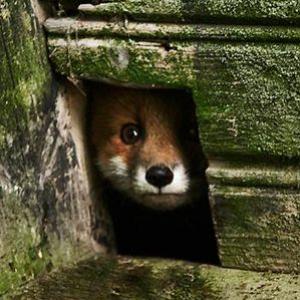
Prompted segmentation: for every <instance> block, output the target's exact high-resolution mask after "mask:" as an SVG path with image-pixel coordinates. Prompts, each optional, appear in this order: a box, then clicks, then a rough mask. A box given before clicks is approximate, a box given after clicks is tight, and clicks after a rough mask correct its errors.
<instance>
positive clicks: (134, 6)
mask: <svg viewBox="0 0 300 300" xmlns="http://www.w3.org/2000/svg"><path fill="white" fill-rule="evenodd" d="M64 2H65V3H71V2H72V1H68V0H64ZM81 2H82V3H86V1H81ZM90 3H92V1H90ZM76 4H78V2H77V3H76ZM79 10H80V12H83V13H85V14H87V15H96V16H106V17H107V16H120V17H124V16H125V17H128V18H133V19H135V20H147V21H171V22H177V23H178V22H191V21H201V22H205V21H210V22H214V23H218V22H219V23H224V22H231V23H233V22H240V23H251V22H252V23H253V22H255V23H259V22H261V23H263V22H264V23H271V24H275V23H277V24H280V23H282V24H287V23H288V24H299V20H300V19H299V17H300V15H299V1H298V0H293V1H289V0H281V1H274V0H273V1H268V0H255V1H237V0H229V1H221V0H217V1H216V0H189V1H186V0H165V1H160V0H152V1H150V0H148V1H143V0H114V1H108V2H107V1H105V2H104V3H100V4H99V5H95V6H94V5H91V4H82V5H80V6H79Z"/></svg>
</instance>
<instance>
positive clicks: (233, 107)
mask: <svg viewBox="0 0 300 300" xmlns="http://www.w3.org/2000/svg"><path fill="white" fill-rule="evenodd" d="M124 3H125V4H126V3H127V2H124ZM109 5H110V4H109V3H108V6H109ZM112 5H114V4H112ZM55 22H56V21H54V20H49V21H48V22H47V23H46V24H47V25H46V26H47V28H48V30H49V39H48V45H49V51H50V58H51V60H52V62H53V63H54V66H55V68H56V70H57V71H58V72H60V73H62V74H65V75H71V76H75V77H80V78H87V79H95V80H110V81H117V82H122V83H127V84H137V85H147V86H153V87H155V86H170V87H178V86H180V87H188V88H191V89H192V90H193V94H194V99H195V101H196V103H197V113H198V117H199V127H200V134H201V139H202V144H203V147H204V150H205V152H206V154H207V156H208V157H209V159H210V163H211V168H209V169H208V176H209V182H210V185H211V204H212V208H213V210H212V211H213V217H214V221H215V226H216V230H217V236H218V243H219V253H220V256H221V262H222V264H223V265H224V266H230V267H237V268H247V269H255V270H266V269H270V270H281V271H285V272H288V271H296V272H299V270H300V268H299V263H298V260H299V254H298V244H299V243H298V239H297V236H298V233H299V224H300V222H299V217H300V209H299V206H298V202H299V198H300V195H299V174H300V173H299V172H300V171H299V164H298V162H299V155H300V136H299V131H300V122H299V121H300V106H299V103H300V94H299V91H300V76H299V75H300V73H299V70H300V48H299V44H298V42H297V39H294V38H292V39H291V40H290V41H289V42H288V43H283V40H281V42H278V41H276V39H277V37H278V36H280V34H279V32H280V31H281V30H286V29H282V28H272V29H270V31H268V32H267V31H265V32H263V31H264V30H265V28H264V27H262V28H259V27H254V26H253V27H247V28H239V27H230V26H229V27H224V26H218V27H214V26H211V27H210V30H204V31H201V26H200V25H199V27H198V28H200V29H199V35H196V33H195V32H194V31H193V30H196V28H197V27H196V26H195V27H193V26H194V25H193V26H191V25H183V26H182V30H183V31H180V28H181V27H180V26H177V25H175V26H173V25H166V24H164V25H161V24H156V25H153V24H146V23H131V22H130V21H129V22H127V23H124V24H123V25H122V24H121V25H120V23H118V22H108V23H105V22H103V21H102V22H101V23H97V22H94V23H91V22H88V21H87V22H82V23H81V22H80V21H75V23H74V21H72V20H68V21H66V20H64V21H63V22H62V24H61V26H58V27H57V23H55ZM68 22H69V23H68ZM70 24H71V25H70ZM74 24H75V25H74ZM77 25H78V31H77V29H76V28H74V27H73V26H75V27H76V26H77ZM55 26H56V28H55ZM67 27H68V28H69V29H68V30H67ZM187 28H189V30H186V29H187ZM237 28H238V29H237ZM224 30H225V31H226V33H225V32H224ZM260 30H262V31H260ZM292 30H295V31H294V32H296V31H298V29H296V28H294V29H292ZM158 32H160V33H158ZM187 32H189V33H187ZM237 32H238V33H237ZM259 32H260V33H259ZM77 33H78V34H77ZM168 33H171V34H170V38H169V39H168V42H166V41H164V40H162V38H164V37H165V36H166V35H167V34H168ZM244 34H245V35H244ZM265 34H266V35H265ZM155 36H157V37H155ZM242 36H243V37H242ZM264 36H265V38H264ZM271 36H273V37H274V39H273V38H270V37H271ZM185 37H186V39H185ZM237 37H238V39H237ZM247 37H249V40H247ZM147 38H149V39H151V41H149V40H147ZM221 38H222V42H220V39H221ZM256 38H257V39H256ZM237 40H238V42H237ZM275 224H276V226H275Z"/></svg>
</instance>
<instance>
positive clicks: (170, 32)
mask: <svg viewBox="0 0 300 300" xmlns="http://www.w3.org/2000/svg"><path fill="white" fill-rule="evenodd" d="M44 26H45V28H46V30H47V31H48V32H49V33H50V34H53V35H68V36H70V37H75V38H76V37H101V36H109V37H113V36H114V37H123V38H124V37H132V38H134V37H138V38H147V39H153V40H159V39H166V40H169V39H176V40H184V41H188V40H201V39H210V40H220V41H224V40H225V41H228V40H230V41H247V42H250V41H252V42H267V41H274V42H277V43H279V42H300V29H299V28H297V27H295V28H293V27H283V26H281V27H280V26H273V27H270V26H245V25H235V26H232V25H209V24H168V23H138V22H119V23H118V22H116V23H111V22H106V21H95V20H81V19H78V18H56V19H48V20H47V21H46V22H45V24H44Z"/></svg>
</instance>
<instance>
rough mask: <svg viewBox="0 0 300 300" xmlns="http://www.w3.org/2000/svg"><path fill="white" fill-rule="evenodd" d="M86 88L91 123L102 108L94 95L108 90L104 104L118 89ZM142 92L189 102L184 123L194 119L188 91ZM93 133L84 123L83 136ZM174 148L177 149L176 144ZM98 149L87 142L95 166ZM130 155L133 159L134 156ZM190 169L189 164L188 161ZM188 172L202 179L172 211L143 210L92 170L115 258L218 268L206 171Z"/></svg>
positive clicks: (90, 127) (166, 99)
mask: <svg viewBox="0 0 300 300" xmlns="http://www.w3.org/2000/svg"><path fill="white" fill-rule="evenodd" d="M89 89H90V91H91V90H93V91H92V92H90V94H89V103H90V107H89V110H88V114H90V115H88V118H87V119H88V120H89V122H91V123H92V122H93V121H92V120H93V114H96V113H97V109H95V106H97V105H101V103H100V104H99V101H100V102H101V99H100V100H99V99H95V98H98V96H96V97H95V91H96V94H97V95H98V93H99V98H101V95H104V94H106V96H102V97H103V98H107V94H109V92H108V91H111V93H112V95H111V99H106V100H105V101H115V100H114V95H113V94H115V93H116V91H115V90H117V89H119V87H117V86H116V87H112V86H109V85H107V84H103V83H101V84H100V83H89ZM121 89H122V95H127V93H126V89H128V90H127V91H128V94H130V93H131V94H132V93H134V91H138V89H132V88H121ZM144 91H145V97H147V95H149V94H151V97H153V95H154V97H155V95H157V97H160V96H161V95H164V99H165V101H169V100H168V99H172V97H173V96H174V99H175V98H176V99H178V101H187V102H185V103H190V104H192V107H193V111H192V112H191V116H189V117H188V118H186V120H196V116H195V105H194V102H193V99H192V96H191V94H190V93H189V92H188V91H186V90H166V89H160V90H158V89H156V90H149V89H147V90H144ZM137 95H143V91H141V90H140V91H139V92H137ZM108 98H109V97H108ZM133 98H134V97H133ZM137 98H138V96H137ZM179 99H180V100H179ZM137 101H138V100H137ZM170 101H171V100H170ZM174 103H175V104H176V103H177V102H176V101H175V102H173V103H171V102H170V104H172V105H173V106H172V105H170V106H169V108H168V109H170V110H172V109H178V108H176V107H175V106H174ZM130 105H134V103H132V102H131V103H130ZM114 113H115V114H112V117H111V119H109V118H108V119H107V115H106V116H105V118H106V122H110V120H113V119H114V117H115V116H116V117H120V116H119V115H118V111H117V110H116V111H115V112H114ZM156 113H157V111H156ZM146 117H147V116H146ZM181 122H182V121H181ZM184 122H185V121H184ZM175 123H176V122H175ZM177 123H178V122H177ZM102 126H103V125H101V126H99V128H100V129H99V128H97V126H96V128H97V130H101V127H102ZM105 126H106V125H105ZM161 126H164V124H163V123H162V124H161ZM94 127H95V126H94ZM176 128H177V127H176ZM146 129H147V128H146ZM92 130H94V129H93V126H91V124H88V131H89V132H88V135H94V133H91V132H90V131H92ZM182 136H183V135H182ZM197 136H198V135H197ZM99 139H101V135H99ZM197 141H198V145H197V149H199V153H196V156H199V157H201V160H202V161H205V158H204V154H203V153H202V147H201V144H200V141H199V139H198V137H197ZM179 142H180V140H179ZM102 144H103V141H102ZM178 147H180V145H179V146H178ZM98 151H101V149H98V150H96V149H95V146H94V145H93V142H91V156H92V158H93V160H94V162H95V165H96V164H97V157H98ZM158 153H159V152H158ZM192 153H193V152H192ZM158 155H159V154H158ZM135 156H138V153H137V154H136V155H135ZM185 156H186V157H184V159H185V160H192V159H193V157H192V156H191V155H190V156H189V151H186V152H185ZM191 165H193V163H192V164H191ZM193 168H194V169H195V170H194V171H190V170H189V173H191V174H190V176H191V177H193V176H196V177H195V178H197V176H199V173H200V174H201V176H202V178H201V180H200V181H199V185H198V186H196V191H197V192H196V193H193V196H191V197H192V199H191V200H192V201H189V202H187V203H186V204H184V205H182V206H179V207H178V208H174V209H171V210H155V209H151V208H148V207H146V206H144V205H143V203H138V202H137V201H134V200H133V199H132V198H130V197H129V196H128V193H124V192H122V190H118V189H117V188H116V186H117V185H113V184H111V181H110V180H109V179H107V178H104V179H103V176H102V174H101V172H100V171H99V170H97V171H96V172H98V174H99V176H98V177H99V178H98V180H97V182H100V179H101V181H102V196H101V201H104V202H105V205H106V206H107V209H108V211H109V214H110V216H111V218H112V223H113V227H114V233H115V240H116V245H117V253H118V254H122V255H129V256H141V257H163V258H175V259H182V260H188V261H196V262H201V263H209V264H219V259H218V252H217V244H216V238H215V233H214V228H213V223H212V216H211V211H210V206H209V200H208V184H207V180H206V177H205V167H203V165H202V166H200V164H199V168H202V170H197V165H195V164H194V165H193ZM193 174H194V175H193ZM104 177H105V176H104ZM192 179H193V178H192ZM194 182H195V180H194ZM113 186H114V187H113ZM198 190H199V192H198Z"/></svg>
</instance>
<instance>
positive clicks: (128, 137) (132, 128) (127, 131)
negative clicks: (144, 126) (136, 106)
mask: <svg viewBox="0 0 300 300" xmlns="http://www.w3.org/2000/svg"><path fill="white" fill-rule="evenodd" d="M141 136H142V132H141V128H140V127H139V126H138V125H136V124H126V125H124V126H123V127H122V130H121V139H122V141H123V143H124V144H127V145H132V144H135V143H136V142H137V141H139V140H140V138H141Z"/></svg>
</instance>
